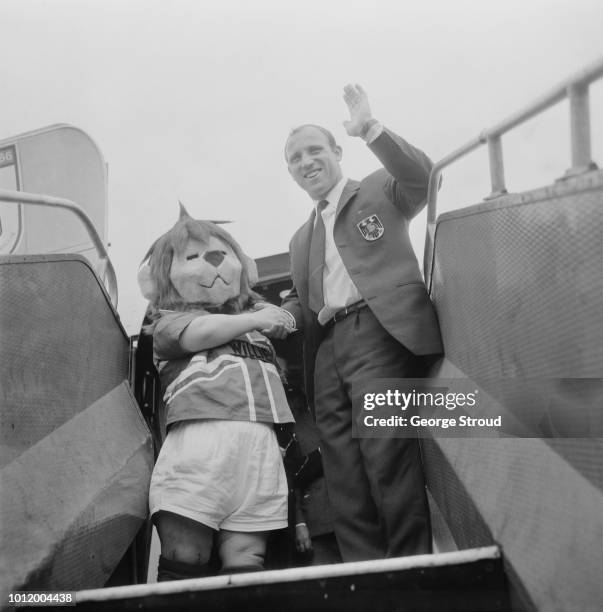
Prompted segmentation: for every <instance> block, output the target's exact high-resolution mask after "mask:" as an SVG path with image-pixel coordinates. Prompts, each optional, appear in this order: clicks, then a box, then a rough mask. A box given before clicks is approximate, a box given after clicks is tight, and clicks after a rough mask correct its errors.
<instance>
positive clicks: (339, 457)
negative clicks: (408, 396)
mask: <svg viewBox="0 0 603 612" xmlns="http://www.w3.org/2000/svg"><path fill="white" fill-rule="evenodd" d="M424 364H425V359H424V358H422V357H417V356H415V355H414V354H413V353H412V352H410V351H409V350H408V349H406V348H405V347H404V346H403V345H401V344H400V343H399V342H397V341H396V340H395V339H394V338H392V337H391V336H390V335H389V334H388V333H387V331H386V330H385V329H384V328H383V327H382V326H381V324H380V323H379V322H378V321H377V319H376V318H375V316H374V315H373V314H372V312H371V311H370V309H369V308H363V309H361V310H359V311H357V312H354V313H352V314H350V315H348V316H347V317H345V318H344V319H342V320H341V321H339V322H337V323H335V324H334V325H333V326H332V327H331V328H330V329H329V330H328V332H327V335H326V337H325V338H324V340H323V341H322V343H321V345H320V347H319V349H318V353H317V356H316V370H315V375H314V384H315V395H314V397H315V411H316V423H317V426H318V430H319V433H320V437H321V448H322V452H323V464H324V471H325V477H326V481H327V489H328V494H329V498H330V500H331V504H332V507H333V520H334V526H335V535H336V536H337V541H338V544H339V548H340V550H341V555H342V558H343V560H344V561H360V560H365V559H380V558H389V557H400V556H406V555H416V554H424V553H430V552H431V525H430V519H429V508H428V504H427V495H426V491H425V482H424V476H423V470H422V465H421V456H420V449H419V442H418V440H417V439H414V438H413V439H404V438H378V437H375V438H352V384H353V383H354V382H356V383H357V382H359V381H361V380H367V379H372V378H415V377H421V376H425V372H424V371H422V370H423V369H424Z"/></svg>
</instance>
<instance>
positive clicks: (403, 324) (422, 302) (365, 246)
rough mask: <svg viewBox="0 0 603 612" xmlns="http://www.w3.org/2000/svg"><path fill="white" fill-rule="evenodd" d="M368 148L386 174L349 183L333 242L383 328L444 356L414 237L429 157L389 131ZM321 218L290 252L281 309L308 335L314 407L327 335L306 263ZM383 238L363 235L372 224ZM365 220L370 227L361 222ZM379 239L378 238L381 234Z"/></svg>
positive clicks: (420, 350) (419, 349)
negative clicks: (311, 300)
mask: <svg viewBox="0 0 603 612" xmlns="http://www.w3.org/2000/svg"><path fill="white" fill-rule="evenodd" d="M369 148H370V149H371V150H372V151H373V153H375V155H376V156H377V157H378V158H379V159H380V161H381V162H382V163H383V166H384V168H383V169H380V170H377V171H376V172H374V173H372V174H370V175H369V176H367V177H366V178H365V179H364V180H362V181H360V182H358V181H352V180H350V181H348V182H347V184H346V186H345V188H344V190H343V193H342V195H341V198H340V200H339V203H338V205H337V210H336V213H335V225H334V229H333V236H334V239H335V244H336V245H337V250H338V251H339V254H340V256H341V259H342V261H343V263H344V265H345V267H346V269H347V271H348V273H349V275H350V278H351V279H352V281H353V282H354V284H355V285H356V287H357V288H358V290H359V291H360V294H361V295H362V297H363V298H364V299H365V300H366V302H367V304H368V306H369V308H370V309H371V311H372V312H373V314H374V315H375V317H376V318H377V320H378V321H379V323H381V325H382V326H383V327H384V328H385V329H386V330H387V331H388V333H389V334H391V335H392V336H393V337H394V338H396V340H398V341H399V342H400V343H401V344H403V345H404V346H405V347H406V348H408V349H409V350H410V351H412V352H413V353H415V354H417V355H429V354H437V353H441V352H442V350H443V349H442V341H441V337H440V329H439V325H438V320H437V316H436V313H435V310H434V307H433V305H432V303H431V300H430V299H429V295H428V294H427V290H426V288H425V284H424V282H423V278H422V276H421V271H420V268H419V264H418V262H417V258H416V257H415V254H414V251H413V248H412V245H411V242H410V237H409V233H408V229H409V223H410V220H411V219H412V218H413V217H414V216H415V215H416V214H417V213H418V212H419V211H420V210H421V209H422V208H423V207H424V206H425V203H426V197H427V183H428V179H429V172H430V169H431V166H432V164H431V161H430V160H429V158H428V157H427V156H426V155H425V154H424V153H422V152H421V151H419V150H418V149H416V148H415V147H413V146H412V145H410V144H409V143H407V142H406V141H405V140H403V139H402V138H400V137H399V136H397V135H396V134H393V133H392V132H390V131H389V130H387V129H384V130H383V132H382V133H381V135H380V136H378V137H377V138H376V139H375V140H374V141H373V142H372V143H371V144H370V145H369ZM314 216H315V212H314V211H312V213H311V215H310V218H309V219H308V220H307V221H306V223H305V224H304V225H303V226H302V227H301V228H300V229H299V230H298V231H297V232H296V233H295V234H294V236H293V238H292V239H291V243H290V245H289V251H290V257H291V278H292V280H293V288H292V290H291V292H290V293H289V295H288V296H287V297H286V298H285V300H284V301H283V308H285V309H287V310H288V311H289V312H291V313H292V314H293V316H294V317H295V319H296V321H297V325H298V327H299V328H300V329H301V330H302V332H303V334H304V343H303V344H304V366H305V374H306V376H305V379H306V392H307V394H308V398H309V399H310V401H312V398H313V397H314V395H313V374H314V359H315V357H316V351H317V349H318V345H319V344H320V341H321V340H322V328H321V326H320V325H319V324H318V321H317V318H316V314H314V313H313V312H312V311H311V310H310V308H309V305H308V256H309V248H310V240H311V237H312V231H313V228H314ZM371 217H372V220H373V221H375V219H376V220H377V222H378V225H379V224H380V225H381V226H382V229H383V231H382V234H381V235H380V236H379V237H378V238H376V239H372V240H371V239H368V238H374V236H375V235H374V234H373V235H372V236H369V237H367V236H366V232H365V234H364V235H363V232H362V231H361V229H362V227H363V226H365V225H366V220H368V219H370V218H371ZM363 221H365V224H363V223H362V222H363ZM378 233H379V232H378Z"/></svg>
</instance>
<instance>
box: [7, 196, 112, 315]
mask: <svg viewBox="0 0 603 612" xmlns="http://www.w3.org/2000/svg"><path fill="white" fill-rule="evenodd" d="M0 201H1V202H15V203H16V204H26V205H34V206H48V207H51V208H63V209H66V210H69V211H70V212H72V213H73V214H75V215H76V216H77V217H78V218H79V219H80V221H81V222H82V223H83V224H84V226H85V228H86V230H87V231H88V235H89V236H90V238H91V240H92V242H93V243H94V246H95V247H96V252H97V253H98V256H99V264H98V267H97V270H96V272H97V274H98V275H99V276H100V278H101V279H102V280H103V282H104V283H105V286H106V287H107V293H108V294H109V297H110V299H111V303H112V304H113V306H114V308H117V278H116V275H115V269H114V268H113V264H112V263H111V260H110V259H109V254H108V253H107V250H106V249H105V245H104V244H103V241H102V240H101V238H100V236H99V235H98V232H97V231H96V227H95V226H94V223H93V222H92V219H90V217H89V216H88V214H87V213H86V211H84V209H83V208H82V207H81V206H80V205H79V204H76V203H75V202H72V201H71V200H67V199H65V198H55V197H53V196H48V195H41V194H37V193H27V192H25V191H12V190H8V189H0Z"/></svg>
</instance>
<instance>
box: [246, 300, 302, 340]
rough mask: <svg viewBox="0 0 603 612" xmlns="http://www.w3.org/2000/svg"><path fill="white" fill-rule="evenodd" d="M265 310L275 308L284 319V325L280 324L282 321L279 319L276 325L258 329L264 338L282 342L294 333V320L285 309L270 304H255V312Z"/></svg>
mask: <svg viewBox="0 0 603 612" xmlns="http://www.w3.org/2000/svg"><path fill="white" fill-rule="evenodd" d="M265 308H268V309H273V308H275V309H276V310H278V311H280V312H281V313H282V314H283V315H284V317H285V324H284V325H283V324H282V319H281V320H280V321H279V322H277V323H276V324H273V325H271V326H268V327H265V328H263V329H260V331H261V332H262V333H263V334H264V335H265V336H268V338H272V339H276V340H282V339H283V338H286V337H287V336H288V335H289V334H290V333H291V332H294V331H296V329H295V319H294V318H293V317H292V316H291V314H290V313H288V312H287V311H286V310H285V309H283V308H279V307H278V306H274V305H273V304H271V303H270V302H257V303H256V304H255V306H254V310H255V311H258V310H263V309H265Z"/></svg>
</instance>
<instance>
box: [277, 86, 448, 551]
mask: <svg viewBox="0 0 603 612" xmlns="http://www.w3.org/2000/svg"><path fill="white" fill-rule="evenodd" d="M344 100H345V102H346V104H347V106H348V109H349V111H350V120H349V121H346V122H344V125H345V128H346V131H347V133H348V134H349V135H350V136H353V137H360V138H362V139H363V140H364V141H365V142H366V143H367V144H368V146H369V148H370V149H371V151H373V153H374V154H375V155H376V156H377V157H378V158H379V160H380V161H381V162H382V164H383V166H384V169H381V170H378V171H376V172H374V173H373V174H370V175H369V176H368V177H366V178H365V179H364V180H362V181H360V182H357V181H352V180H347V179H346V178H344V176H343V174H342V170H341V166H340V161H341V159H342V150H341V147H339V146H338V145H337V144H336V142H335V140H334V138H333V136H332V134H331V133H330V132H329V131H327V130H325V129H324V128H322V127H320V126H316V125H309V124H308V125H303V126H301V127H299V128H296V129H295V130H293V131H292V132H291V134H290V135H289V138H288V139H287V142H286V145H285V158H286V161H287V166H288V169H289V173H290V174H291V176H292V177H293V178H294V180H295V181H296V182H297V183H298V185H300V187H301V188H302V189H304V190H305V191H306V192H307V193H308V194H309V195H310V197H311V198H312V200H314V209H313V211H312V213H311V215H310V218H309V219H308V221H307V222H306V223H305V224H304V225H303V226H302V227H301V228H300V229H299V230H298V231H297V232H296V234H295V235H294V236H293V238H292V240H291V243H290V255H291V276H292V280H293V288H292V290H291V292H290V293H289V295H288V296H287V297H286V298H285V300H284V302H283V308H285V309H286V310H287V311H289V313H290V314H291V315H292V317H293V318H294V319H295V326H296V327H297V328H298V329H299V330H300V331H301V332H302V333H303V335H304V367H305V383H306V392H307V394H308V397H309V398H312V397H313V398H314V401H313V408H314V412H315V416H316V423H317V426H318V429H319V432H320V436H321V440H322V443H321V448H322V452H323V463H324V469H325V475H326V479H327V487H328V492H329V497H330V500H331V503H332V507H333V513H334V522H335V533H336V536H337V540H338V543H339V547H340V549H341V554H342V557H343V559H344V561H354V560H362V559H374V558H383V557H395V556H403V555H411V554H421V553H427V552H430V551H431V530H430V524H429V512H428V506H427V499H426V494H425V487H424V479H423V472H422V468H421V460H420V454H419V446H418V441H417V440H416V439H388V438H379V437H376V438H370V439H366V438H364V439H363V438H352V409H351V404H352V384H353V383H357V382H359V381H362V380H367V379H373V378H409V377H418V376H425V375H426V365H427V364H428V363H429V362H430V361H433V358H434V356H435V355H437V354H440V353H441V352H442V344H441V338H440V332H439V327H438V322H437V318H436V314H435V311H434V309H433V306H432V304H431V301H430V299H429V296H428V294H427V291H426V289H425V285H424V283H423V280H422V277H421V272H420V269H419V265H418V262H417V260H416V257H415V255H414V252H413V249H412V246H411V243H410V238H409V234H408V227H409V222H410V220H411V219H412V217H414V216H415V215H416V214H417V213H418V212H419V211H420V210H421V208H423V206H424V205H425V199H426V194H427V181H428V177H429V171H430V168H431V162H430V160H429V159H428V158H427V156H425V155H424V154H423V153H422V152H421V151H419V150H418V149H416V148H414V147H413V146H412V145H410V144H409V143H407V142H406V141H404V140H403V139H402V138H400V137H399V136H396V135H395V134H393V133H392V132H390V131H389V130H387V129H386V128H384V127H383V126H382V125H381V124H380V123H379V122H378V121H377V120H375V119H374V118H373V117H372V114H371V110H370V106H369V103H368V98H367V95H366V93H365V92H364V91H363V90H362V88H361V87H360V86H358V85H356V86H351V85H348V86H346V87H345V89H344Z"/></svg>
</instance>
